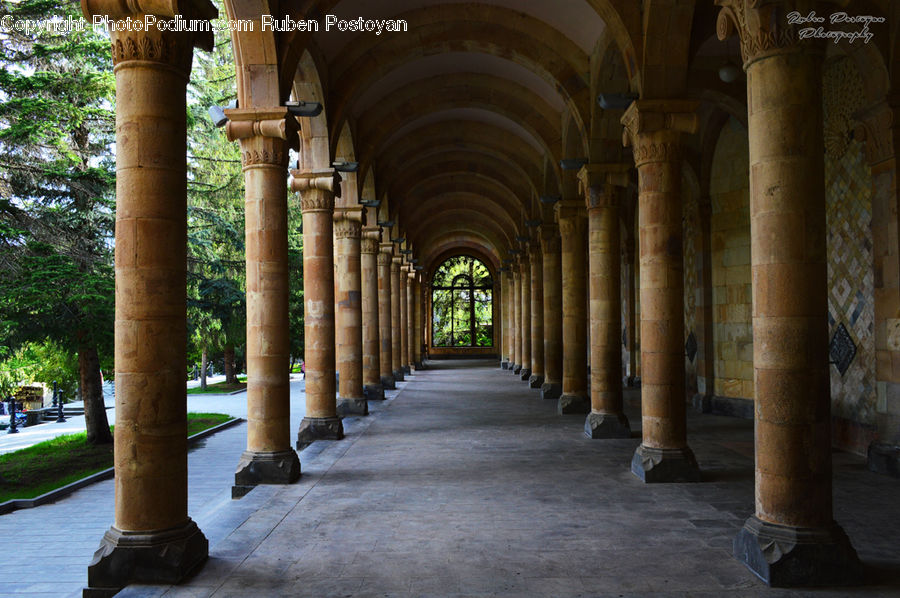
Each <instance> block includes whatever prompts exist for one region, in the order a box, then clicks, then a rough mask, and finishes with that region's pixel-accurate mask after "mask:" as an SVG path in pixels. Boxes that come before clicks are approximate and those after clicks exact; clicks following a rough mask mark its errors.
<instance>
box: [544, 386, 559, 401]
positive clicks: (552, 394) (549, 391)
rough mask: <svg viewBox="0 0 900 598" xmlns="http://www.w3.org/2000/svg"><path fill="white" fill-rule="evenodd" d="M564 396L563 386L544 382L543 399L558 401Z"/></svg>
mask: <svg viewBox="0 0 900 598" xmlns="http://www.w3.org/2000/svg"><path fill="white" fill-rule="evenodd" d="M560 396H562V385H561V384H554V383H552V382H544V383H543V384H541V398H542V399H547V400H548V401H557V400H559V397H560Z"/></svg>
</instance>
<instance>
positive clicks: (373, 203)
mask: <svg viewBox="0 0 900 598" xmlns="http://www.w3.org/2000/svg"><path fill="white" fill-rule="evenodd" d="M359 205H361V206H365V207H367V208H377V207H378V206H380V205H381V200H380V199H363V200H360V202H359Z"/></svg>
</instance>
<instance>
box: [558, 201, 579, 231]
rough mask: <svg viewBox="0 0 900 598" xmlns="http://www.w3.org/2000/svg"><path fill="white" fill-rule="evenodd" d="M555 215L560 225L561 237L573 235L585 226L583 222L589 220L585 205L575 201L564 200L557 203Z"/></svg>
mask: <svg viewBox="0 0 900 598" xmlns="http://www.w3.org/2000/svg"><path fill="white" fill-rule="evenodd" d="M553 213H554V216H555V217H556V222H557V224H558V225H559V234H560V235H571V234H574V233H575V232H576V231H578V230H579V229H578V228H577V227H579V226H583V221H586V220H587V212H586V211H585V209H584V204H582V203H581V202H579V201H574V200H563V201H558V202H556V205H554V206H553Z"/></svg>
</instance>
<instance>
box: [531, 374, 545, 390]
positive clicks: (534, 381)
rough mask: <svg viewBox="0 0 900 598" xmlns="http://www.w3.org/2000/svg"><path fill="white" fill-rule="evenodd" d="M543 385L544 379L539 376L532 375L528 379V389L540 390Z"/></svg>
mask: <svg viewBox="0 0 900 598" xmlns="http://www.w3.org/2000/svg"><path fill="white" fill-rule="evenodd" d="M543 385H544V377H543V376H542V375H541V374H532V375H531V378H529V379H528V388H541V387H542V386H543Z"/></svg>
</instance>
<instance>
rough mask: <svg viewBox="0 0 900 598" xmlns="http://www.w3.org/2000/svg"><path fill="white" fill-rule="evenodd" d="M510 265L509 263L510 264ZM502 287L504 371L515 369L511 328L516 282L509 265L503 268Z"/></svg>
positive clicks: (513, 338) (514, 350) (514, 315)
mask: <svg viewBox="0 0 900 598" xmlns="http://www.w3.org/2000/svg"><path fill="white" fill-rule="evenodd" d="M510 264H511V262H510ZM503 286H504V287H505V289H506V290H505V292H504V295H503V298H504V301H505V302H506V303H505V304H504V308H503V317H504V319H505V321H506V330H505V335H506V355H507V364H506V368H504V369H506V370H513V369H515V367H516V342H515V333H514V332H513V328H515V320H516V313H515V312H516V310H515V300H514V293H515V290H516V282H515V280H514V277H513V271H512V266H511V265H506V266H504V267H503Z"/></svg>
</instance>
